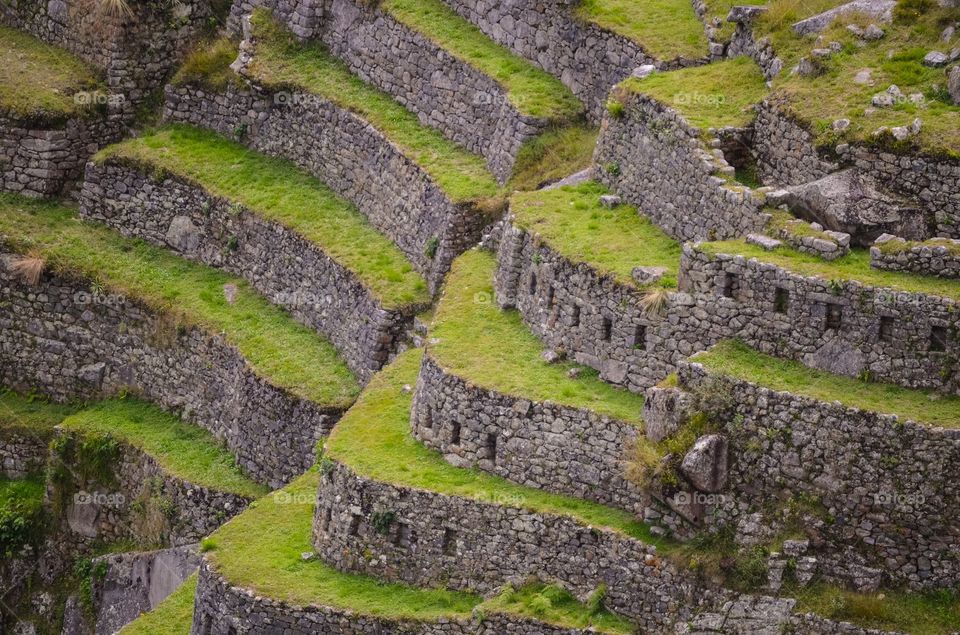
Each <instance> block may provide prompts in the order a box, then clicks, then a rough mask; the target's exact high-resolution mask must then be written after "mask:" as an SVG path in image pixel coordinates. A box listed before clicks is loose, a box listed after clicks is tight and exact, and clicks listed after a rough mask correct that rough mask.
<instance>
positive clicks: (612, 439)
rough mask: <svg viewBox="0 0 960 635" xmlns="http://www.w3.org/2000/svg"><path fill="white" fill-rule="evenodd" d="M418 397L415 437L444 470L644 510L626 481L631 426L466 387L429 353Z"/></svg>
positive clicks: (634, 436)
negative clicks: (474, 472)
mask: <svg viewBox="0 0 960 635" xmlns="http://www.w3.org/2000/svg"><path fill="white" fill-rule="evenodd" d="M416 391H417V392H416V396H415V399H414V403H413V410H412V413H411V417H410V418H411V428H412V432H413V436H414V437H416V438H417V439H418V440H419V441H421V442H422V443H423V444H424V445H426V446H427V447H430V448H434V449H436V450H439V451H440V452H441V453H443V455H444V458H446V459H447V461H449V462H450V463H453V464H454V465H457V466H460V467H478V468H480V469H481V470H484V471H486V472H491V473H493V474H497V475H498V476H502V477H504V478H506V479H509V480H511V481H514V482H515V483H522V484H525V485H529V486H534V487H537V488H540V489H545V490H549V491H553V492H557V493H561V494H570V495H573V496H577V497H578V498H584V499H587V500H593V501H597V502H599V503H604V504H607V505H614V506H617V507H621V508H624V509H627V510H629V511H633V512H635V513H639V512H640V511H641V510H642V509H643V501H644V498H645V496H644V494H643V492H642V491H641V490H640V488H639V487H638V486H637V485H636V484H635V483H632V482H630V481H629V480H627V479H626V478H625V474H626V461H627V458H628V456H629V452H630V449H631V448H632V447H633V445H634V444H635V443H636V440H637V437H638V435H639V432H640V431H639V429H638V428H637V426H635V425H632V424H630V423H627V422H623V421H617V420H615V419H611V418H610V417H606V416H601V415H598V414H596V413H594V412H591V411H589V410H585V409H578V408H571V407H568V406H561V405H558V404H553V403H549V402H535V401H530V400H528V399H524V398H523V397H522V396H516V395H506V394H503V393H499V392H497V391H494V390H490V389H487V388H483V387H480V386H475V385H472V384H471V383H470V382H469V381H467V380H466V379H464V378H460V377H457V376H456V375H455V374H453V373H452V372H450V371H447V370H445V369H444V368H442V367H441V366H440V364H439V363H437V362H436V361H434V360H433V359H432V358H431V357H430V355H429V352H428V354H426V355H424V357H423V362H422V365H421V367H420V376H419V377H418V378H417V388H416ZM638 414H639V413H638Z"/></svg>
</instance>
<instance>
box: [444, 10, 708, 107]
mask: <svg viewBox="0 0 960 635" xmlns="http://www.w3.org/2000/svg"><path fill="white" fill-rule="evenodd" d="M445 2H446V3H447V4H448V5H449V6H450V7H451V8H452V9H453V10H454V11H456V12H457V13H459V14H460V15H461V16H463V17H464V18H466V19H467V20H469V21H470V22H472V23H473V24H475V25H476V26H477V27H479V29H480V30H481V31H483V32H484V33H485V34H486V35H487V36H488V37H489V38H490V39H492V40H493V41H494V42H497V43H498V44H501V45H503V46H505V47H507V48H509V49H510V50H512V51H513V52H514V53H516V54H517V55H520V56H522V57H525V58H527V59H528V60H530V61H532V62H534V63H535V64H536V65H537V66H539V67H540V68H542V69H543V70H545V71H546V72H548V73H550V74H551V75H554V76H556V77H559V78H560V80H561V81H562V82H563V83H564V85H566V86H567V87H568V88H569V89H570V90H571V91H573V94H574V95H576V96H577V97H579V98H580V100H581V101H583V103H585V104H586V105H587V111H588V113H589V115H590V119H591V120H593V121H594V122H597V123H599V122H600V120H601V119H603V114H604V113H605V112H606V103H607V96H608V94H609V93H610V88H611V87H612V86H613V85H614V84H616V83H618V82H620V81H622V80H624V79H626V78H627V77H629V76H630V73H631V72H632V71H633V70H634V69H635V68H637V67H639V66H644V65H647V64H658V62H657V60H655V59H654V58H653V57H652V56H651V55H649V54H648V53H647V52H645V51H644V50H643V47H642V46H640V45H639V44H637V43H636V42H634V41H632V40H630V39H627V38H625V37H623V36H622V35H618V34H616V33H614V32H612V31H609V30H607V29H604V28H602V27H599V26H597V25H595V24H591V23H589V22H586V21H583V20H580V19H578V18H577V17H576V15H575V12H576V10H577V5H578V4H579V0H547V1H545V2H536V3H533V2H528V1H525V0H445ZM704 56H706V51H704ZM664 62H668V63H667V64H658V65H660V66H662V67H663V68H677V67H681V66H687V65H693V64H695V63H699V62H700V60H686V59H683V58H680V59H677V60H664Z"/></svg>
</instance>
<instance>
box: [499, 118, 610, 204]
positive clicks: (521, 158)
mask: <svg viewBox="0 0 960 635" xmlns="http://www.w3.org/2000/svg"><path fill="white" fill-rule="evenodd" d="M599 132H600V130H599V129H598V128H590V127H588V126H585V125H573V126H566V127H564V128H556V129H554V130H549V131H547V132H545V133H543V134H542V135H540V136H539V137H535V138H533V139H530V140H529V141H527V142H526V143H524V144H523V146H522V147H521V148H520V152H519V153H518V154H517V161H516V163H514V165H513V176H512V177H510V182H509V183H507V190H508V191H521V192H523V191H529V190H537V189H540V188H541V187H543V186H544V185H547V184H549V183H554V182H556V181H559V180H560V179H562V178H565V177H568V176H570V175H571V174H575V173H576V172H580V171H581V170H585V169H587V168H589V167H590V165H591V163H592V162H593V150H594V148H595V147H596V145H597V135H598V134H599Z"/></svg>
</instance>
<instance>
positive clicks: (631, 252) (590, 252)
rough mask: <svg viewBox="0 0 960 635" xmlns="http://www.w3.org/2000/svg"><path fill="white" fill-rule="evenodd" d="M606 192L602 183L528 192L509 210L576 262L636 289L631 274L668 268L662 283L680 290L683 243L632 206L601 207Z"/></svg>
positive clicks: (512, 202) (521, 224)
mask: <svg viewBox="0 0 960 635" xmlns="http://www.w3.org/2000/svg"><path fill="white" fill-rule="evenodd" d="M607 193H608V191H607V190H606V188H604V187H603V186H602V185H600V184H598V183H583V184H580V185H574V186H565V187H561V188H558V189H554V190H541V191H537V192H524V193H520V194H516V195H514V196H513V198H512V199H510V211H511V212H512V213H513V215H514V216H515V217H516V221H515V222H516V224H517V225H518V226H519V227H522V228H523V229H525V230H527V231H528V232H531V233H536V234H538V235H539V236H540V237H542V238H543V240H544V242H545V243H546V244H547V246H549V247H550V248H551V249H554V250H556V251H557V252H558V253H559V254H560V255H562V256H564V257H565V258H567V259H569V260H570V261H572V262H583V263H586V264H588V265H590V267H591V268H593V269H594V270H595V271H597V272H598V273H599V274H602V275H603V274H606V275H610V276H613V278H614V279H615V280H616V281H617V282H619V283H621V284H627V285H631V286H636V282H634V280H633V278H632V277H631V275H630V272H631V271H632V270H633V268H634V267H637V266H657V267H666V269H667V271H668V273H667V274H666V275H664V277H663V278H661V279H660V282H659V283H658V284H659V285H660V286H664V287H667V288H675V287H676V286H677V268H678V265H679V263H680V255H681V251H682V249H681V246H680V243H678V242H677V241H675V240H673V239H672V238H670V237H669V236H667V235H666V234H664V233H663V231H661V230H660V229H659V228H658V227H657V226H656V225H654V224H653V223H652V222H651V221H650V219H648V218H646V217H645V216H641V215H640V214H638V213H637V208H635V207H633V206H630V205H619V206H617V207H616V208H614V209H608V208H606V207H604V206H603V205H601V204H600V196H602V195H603V194H607Z"/></svg>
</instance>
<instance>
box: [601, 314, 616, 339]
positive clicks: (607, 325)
mask: <svg viewBox="0 0 960 635" xmlns="http://www.w3.org/2000/svg"><path fill="white" fill-rule="evenodd" d="M600 338H601V339H602V340H603V341H604V342H609V341H610V340H611V339H613V320H611V319H610V318H608V317H605V318H603V324H602V325H601V331H600Z"/></svg>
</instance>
